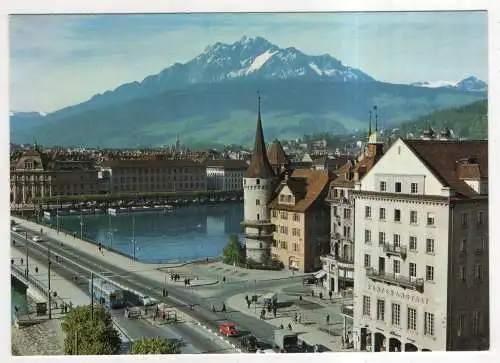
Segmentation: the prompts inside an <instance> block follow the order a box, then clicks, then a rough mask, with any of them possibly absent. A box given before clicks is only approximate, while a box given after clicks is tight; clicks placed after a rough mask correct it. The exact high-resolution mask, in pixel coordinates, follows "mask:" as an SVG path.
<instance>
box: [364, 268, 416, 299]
mask: <svg viewBox="0 0 500 363" xmlns="http://www.w3.org/2000/svg"><path fill="white" fill-rule="evenodd" d="M366 276H367V277H368V278H369V279H370V280H372V281H378V282H382V283H386V284H389V285H395V286H399V287H402V288H403V289H410V290H415V291H418V292H421V293H423V292H424V279H423V278H417V277H407V276H401V275H399V274H388V273H385V272H379V271H375V269H374V268H367V269H366Z"/></svg>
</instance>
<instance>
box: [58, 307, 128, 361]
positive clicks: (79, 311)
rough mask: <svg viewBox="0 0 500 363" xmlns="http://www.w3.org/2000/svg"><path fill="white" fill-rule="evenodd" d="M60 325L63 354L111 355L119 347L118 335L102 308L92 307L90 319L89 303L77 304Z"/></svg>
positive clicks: (109, 316)
mask: <svg viewBox="0 0 500 363" xmlns="http://www.w3.org/2000/svg"><path fill="white" fill-rule="evenodd" d="M61 326H62V329H63V332H64V333H65V338H64V353H65V354H71V355H73V354H78V355H111V354H117V353H118V351H119V349H120V346H121V339H120V336H119V335H118V332H117V331H116V329H115V328H114V326H113V321H112V320H111V315H110V314H109V313H108V312H107V311H106V310H105V309H104V308H101V307H94V316H93V319H92V313H91V306H90V305H87V306H78V307H76V308H74V309H72V310H70V311H69V312H68V313H67V314H66V316H65V317H64V319H63V321H62V324H61Z"/></svg>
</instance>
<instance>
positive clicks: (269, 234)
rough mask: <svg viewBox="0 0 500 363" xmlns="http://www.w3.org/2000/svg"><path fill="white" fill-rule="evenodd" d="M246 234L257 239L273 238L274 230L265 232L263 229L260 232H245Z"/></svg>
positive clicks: (247, 236)
mask: <svg viewBox="0 0 500 363" xmlns="http://www.w3.org/2000/svg"><path fill="white" fill-rule="evenodd" d="M244 236H245V237H246V238H256V239H259V238H271V237H272V236H273V232H264V231H262V232H260V233H249V232H245V233H244Z"/></svg>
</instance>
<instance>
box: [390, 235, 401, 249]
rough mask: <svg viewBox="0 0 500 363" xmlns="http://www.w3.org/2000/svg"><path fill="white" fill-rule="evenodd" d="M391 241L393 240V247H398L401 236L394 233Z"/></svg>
mask: <svg viewBox="0 0 500 363" xmlns="http://www.w3.org/2000/svg"><path fill="white" fill-rule="evenodd" d="M392 242H393V244H394V246H395V247H399V246H400V245H401V236H400V235H399V234H397V233H395V234H394V235H393V236H392Z"/></svg>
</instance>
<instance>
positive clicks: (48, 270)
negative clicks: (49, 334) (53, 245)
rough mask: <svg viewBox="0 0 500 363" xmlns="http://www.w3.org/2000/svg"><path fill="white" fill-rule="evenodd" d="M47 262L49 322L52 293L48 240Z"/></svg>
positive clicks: (48, 244) (48, 241)
mask: <svg viewBox="0 0 500 363" xmlns="http://www.w3.org/2000/svg"><path fill="white" fill-rule="evenodd" d="M47 261H48V264H47V265H48V266H47V275H48V279H49V282H48V285H49V286H48V288H49V320H50V319H52V296H51V295H52V291H50V265H51V261H50V240H48V239H47Z"/></svg>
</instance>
